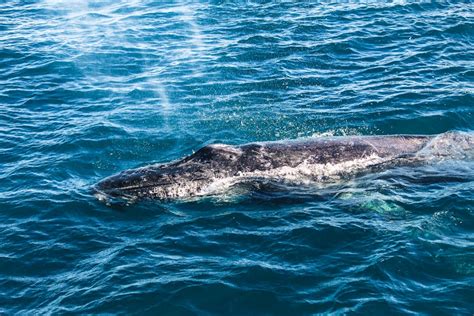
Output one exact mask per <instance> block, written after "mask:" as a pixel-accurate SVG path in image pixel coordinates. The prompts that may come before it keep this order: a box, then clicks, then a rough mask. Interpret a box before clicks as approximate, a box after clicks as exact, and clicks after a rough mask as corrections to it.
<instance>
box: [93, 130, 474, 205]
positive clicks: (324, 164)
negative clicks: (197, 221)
mask: <svg viewBox="0 0 474 316" xmlns="http://www.w3.org/2000/svg"><path fill="white" fill-rule="evenodd" d="M458 144H463V145H464V147H465V148H464V149H466V148H467V149H470V150H472V148H473V144H474V141H473V137H472V136H470V137H466V136H465V135H462V134H460V133H449V132H448V133H444V134H440V135H386V136H333V137H314V138H306V139H300V140H291V141H270V142H254V143H247V144H243V145H226V144H211V145H207V146H204V147H202V148H200V149H199V150H197V151H196V152H194V153H193V154H191V155H189V156H186V157H184V158H182V159H178V160H175V161H172V162H169V163H160V164H152V165H147V166H144V167H139V168H135V169H131V170H126V171H122V172H120V173H118V174H115V175H112V176H109V177H107V178H105V179H103V180H102V181H100V182H98V183H97V184H95V185H94V186H93V191H94V194H95V196H96V197H97V198H98V199H99V200H101V201H105V202H110V201H117V200H120V201H128V202H134V201H137V200H141V199H159V200H170V199H187V198H193V197H199V196H206V195H212V194H214V193H215V192H216V190H217V191H218V190H219V189H222V188H225V187H229V186H231V185H233V184H235V183H239V182H243V181H252V180H258V179H270V180H272V181H279V182H288V183H296V184H298V183H308V182H324V181H331V180H335V179H342V178H344V177H348V176H349V177H350V176H353V175H357V174H360V173H364V172H374V171H378V170H383V169H385V168H389V167H391V166H400V165H401V166H404V165H409V164H417V163H422V162H423V161H426V160H428V158H429V157H431V158H432V157H433V155H435V154H438V155H440V156H446V155H449V154H451V152H452V151H454V149H453V148H454V147H453V146H458ZM455 148H457V149H458V147H455ZM427 152H429V155H428V154H427Z"/></svg>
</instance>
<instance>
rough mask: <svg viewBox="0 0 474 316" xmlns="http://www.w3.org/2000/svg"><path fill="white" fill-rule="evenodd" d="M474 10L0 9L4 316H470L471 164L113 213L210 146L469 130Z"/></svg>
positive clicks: (246, 5)
mask: <svg viewBox="0 0 474 316" xmlns="http://www.w3.org/2000/svg"><path fill="white" fill-rule="evenodd" d="M473 16H474V5H473V4H472V3H470V2H461V3H448V2H424V3H413V2H404V1H395V2H390V3H386V4H347V3H346V4H338V3H330V2H325V3H316V2H315V3H310V2H304V3H297V2H296V1H289V2H285V1H278V2H262V3H257V2H239V3H238V4H232V3H230V2H227V1H222V2H197V1H196V2H173V3H169V4H166V3H164V2H161V1H140V0H133V1H109V0H101V1H99V0H98V1H93V0H89V1H88V0H69V1H66V0H43V1H40V0H32V1H0V229H1V233H0V312H1V313H6V314H14V313H19V314H24V313H30V314H50V313H54V314H61V313H68V312H72V313H113V314H116V313H120V314H130V313H137V314H143V313H145V314H156V315H186V314H206V313H209V314H224V313H225V314H230V315H242V314H288V315H298V314H313V313H340V314H345V313H349V312H358V313H360V314H369V313H370V314H382V313H388V314H398V313H425V314H446V315H453V314H464V315H472V313H473V312H474V288H473V284H474V203H473V201H474V193H473V192H474V164H473V161H472V159H466V158H463V159H459V157H457V158H455V157H448V158H447V159H444V160H443V161H442V162H438V163H433V164H428V165H424V166H416V167H399V168H394V169H392V170H385V171H381V172H379V173H374V174H369V175H365V176H363V177H360V178H357V179H348V180H347V181H342V182H340V183H337V184H333V185H331V186H325V185H321V186H320V187H318V190H316V192H315V190H309V191H308V190H306V189H305V188H295V190H294V191H287V192H278V193H275V192H272V190H265V189H263V190H262V189H261V188H252V189H250V190H248V192H246V193H245V194H243V195H242V196H239V197H232V196H230V197H229V196H227V197H221V198H218V199H200V200H195V201H190V202H168V203H160V202H157V201H152V202H144V203H137V204H134V205H131V206H115V207H108V206H106V205H104V204H103V203H100V202H99V201H97V200H96V199H95V198H94V197H93V196H92V194H91V192H90V187H91V186H92V185H93V184H94V183H96V182H97V181H99V180H100V179H102V178H104V177H106V176H109V175H111V174H114V173H116V172H119V171H121V170H124V169H128V168H133V167H137V166H142V165H146V164H149V163H153V162H165V161H169V160H173V159H178V158H180V157H183V156H185V155H189V154H190V153H192V152H193V151H195V150H197V149H199V148H200V147H202V146H204V145H207V144H211V143H218V142H221V143H228V144H242V143H246V142H251V141H268V140H284V139H295V138H304V137H324V136H325V135H382V134H400V133H407V134H438V133H443V132H446V131H453V130H456V131H461V132H467V133H469V132H471V131H472V130H473V128H474V98H473V89H474V70H473V62H474V52H473V49H472V48H473V44H474V24H473Z"/></svg>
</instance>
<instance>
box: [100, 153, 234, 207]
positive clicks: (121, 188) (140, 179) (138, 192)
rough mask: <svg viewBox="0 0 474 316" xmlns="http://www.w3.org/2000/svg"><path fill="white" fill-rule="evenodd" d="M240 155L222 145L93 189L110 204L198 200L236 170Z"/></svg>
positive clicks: (130, 173)
mask: <svg viewBox="0 0 474 316" xmlns="http://www.w3.org/2000/svg"><path fill="white" fill-rule="evenodd" d="M238 154H239V153H238V152H235V151H231V150H230V149H228V148H227V147H224V146H221V145H209V146H205V147H203V148H201V149H200V150H199V151H197V152H196V153H194V154H193V155H191V156H188V157H187V158H185V159H183V160H179V161H176V162H172V163H166V164H158V165H151V166H146V167H142V168H137V169H132V170H127V171H123V172H120V173H118V174H116V175H113V176H110V177H108V178H105V179H104V180H102V181H100V182H99V183H97V184H96V185H94V186H93V188H92V189H93V191H94V195H95V196H96V197H97V198H98V199H99V200H101V201H104V202H107V203H113V202H122V201H125V202H127V203H128V202H134V201H136V200H140V199H146V198H154V199H162V200H167V199H179V198H188V197H193V196H198V195H200V194H201V193H203V192H204V191H205V190H206V188H207V186H208V185H209V184H210V183H212V182H213V181H214V180H215V179H216V178H219V177H222V176H225V175H228V172H230V171H231V170H233V168H229V166H230V165H232V164H233V163H235V162H236V159H237V158H238V156H239V155H238Z"/></svg>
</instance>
